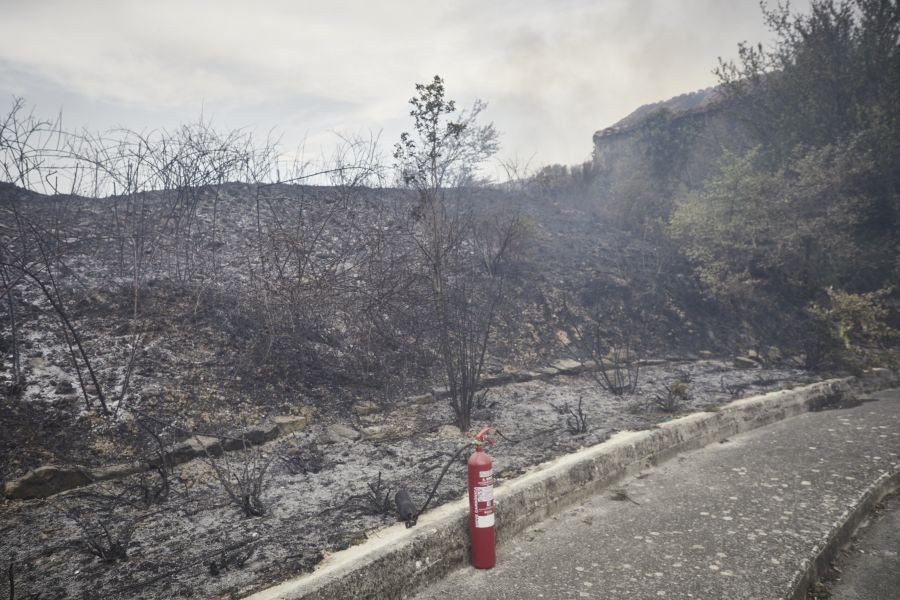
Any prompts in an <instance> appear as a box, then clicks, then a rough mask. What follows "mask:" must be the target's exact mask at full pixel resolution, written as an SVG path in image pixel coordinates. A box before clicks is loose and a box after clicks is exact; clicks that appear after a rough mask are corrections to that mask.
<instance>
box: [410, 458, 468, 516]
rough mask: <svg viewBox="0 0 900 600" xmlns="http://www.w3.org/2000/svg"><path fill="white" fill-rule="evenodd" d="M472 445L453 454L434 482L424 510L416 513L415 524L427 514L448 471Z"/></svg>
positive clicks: (423, 506)
mask: <svg viewBox="0 0 900 600" xmlns="http://www.w3.org/2000/svg"><path fill="white" fill-rule="evenodd" d="M470 445H471V444H465V445H463V446H460V447H459V449H458V450H457V451H456V452H454V453H453V456H451V457H450V460H448V461H447V464H445V465H444V468H443V470H441V474H440V475H438V478H437V481H435V482H434V487H433V488H431V493H430V494H428V499H427V500H425V503H424V504H423V505H422V508H420V509H419V512H417V513H416V516H415V517H414V518H413V522H415V521H417V520H418V519H419V515H421V514H422V513H423V512H425V509H426V508H428V504H429V503H430V502H431V499H432V498H434V494H435V493H436V492H437V489H438V486H439V485H441V480H442V479H443V478H444V475H446V474H447V470H448V469H449V468H450V465H452V464H453V461H455V460H456V458H457V457H458V456H459V455H460V454H461V453H462V451H463V450H465V449H467V448H468V447H469V446H470Z"/></svg>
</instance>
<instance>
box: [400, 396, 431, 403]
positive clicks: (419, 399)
mask: <svg viewBox="0 0 900 600" xmlns="http://www.w3.org/2000/svg"><path fill="white" fill-rule="evenodd" d="M406 401H407V402H411V403H413V404H419V405H423V404H431V403H432V402H434V396H432V395H431V394H419V395H418V396H409V397H408V398H407V399H406Z"/></svg>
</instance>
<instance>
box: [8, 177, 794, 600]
mask: <svg viewBox="0 0 900 600" xmlns="http://www.w3.org/2000/svg"><path fill="white" fill-rule="evenodd" d="M469 200H471V201H472V202H473V203H474V204H475V205H476V206H477V210H476V212H475V213H473V214H475V216H476V218H482V217H483V218H485V219H490V218H494V217H495V216H496V215H498V214H501V215H502V214H507V213H510V212H515V211H518V212H520V213H521V214H522V215H523V216H524V217H525V218H526V220H527V223H528V228H529V232H530V235H529V236H528V239H527V244H525V245H524V246H523V248H522V249H521V251H520V252H517V253H516V255H515V257H514V259H511V260H510V261H509V263H508V264H507V266H506V267H505V268H506V269H508V271H507V272H506V276H507V279H506V282H505V290H506V292H507V294H506V296H507V297H506V300H505V302H504V303H503V305H502V307H501V308H500V310H499V312H498V313H497V316H496V322H495V327H494V328H493V329H492V336H491V337H492V340H491V344H490V347H489V348H488V357H487V362H486V369H487V370H488V372H489V373H491V374H496V373H498V372H501V371H503V370H513V371H517V370H522V369H538V368H540V367H544V366H546V365H548V364H550V363H551V362H552V361H553V360H555V359H558V358H560V357H571V356H572V355H573V354H577V352H575V351H574V350H573V342H572V340H573V337H572V334H573V331H574V329H573V327H574V324H573V322H572V321H571V319H573V318H574V319H576V320H577V319H579V318H581V319H583V318H584V316H585V315H586V314H588V313H589V312H590V311H591V310H594V309H598V308H599V310H598V311H597V312H595V314H596V315H597V317H598V319H600V322H599V325H600V330H601V333H602V335H604V336H606V337H607V338H608V340H609V341H610V342H613V341H615V340H630V342H631V343H630V347H631V350H633V351H636V352H637V353H638V355H639V356H643V357H659V359H660V360H661V362H660V364H656V365H655V366H647V367H645V368H643V369H642V371H641V377H640V384H639V386H638V389H637V392H636V393H635V394H634V395H633V396H630V397H628V398H624V399H623V398H620V397H615V396H612V395H609V394H607V393H605V392H603V391H602V390H601V389H600V388H599V387H598V386H597V385H596V383H595V382H594V381H593V380H592V379H591V378H590V376H589V375H586V374H585V375H580V376H577V377H575V376H562V377H557V378H553V379H550V380H537V381H531V382H527V383H516V384H510V385H506V386H503V387H500V388H494V389H492V390H490V392H489V394H488V395H487V397H486V398H485V400H484V405H483V406H482V407H479V408H477V409H476V411H475V414H474V416H473V419H474V422H475V423H477V424H479V425H481V424H492V425H494V426H495V427H497V428H498V429H499V431H500V433H501V434H502V435H498V445H497V447H496V448H495V449H494V451H493V456H494V458H495V464H496V465H497V475H498V481H499V484H500V485H502V483H503V481H504V480H506V479H508V478H510V477H513V476H515V475H516V474H518V473H521V472H522V471H523V470H524V469H526V468H527V467H528V466H529V465H534V464H537V463H540V462H542V461H545V460H548V459H550V458H552V457H554V456H557V455H559V454H561V453H565V452H570V451H572V450H574V449H576V448H578V447H580V446H587V445H590V444H595V443H598V442H602V441H603V440H605V439H606V438H607V437H608V436H609V435H610V433H611V432H613V431H614V430H619V429H635V428H642V427H648V426H652V424H654V423H655V422H657V421H658V420H660V419H664V418H670V417H671V415H670V414H662V413H659V412H657V411H656V408H655V405H654V403H653V399H654V398H655V396H656V395H657V394H663V393H664V392H665V388H664V386H666V385H668V386H670V387H671V386H672V384H674V383H675V382H676V381H682V382H685V383H686V385H687V388H686V389H687V390H689V392H690V397H689V399H688V400H687V401H686V402H684V403H683V405H682V406H681V407H679V410H681V411H691V410H703V409H705V408H709V407H712V406H716V405H718V404H721V403H722V402H725V401H727V400H729V399H730V398H732V397H737V396H746V395H749V394H751V393H753V392H760V391H765V390H767V389H773V388H777V387H779V386H782V385H793V384H795V383H800V382H803V381H805V380H807V379H808V378H809V377H811V375H808V374H806V373H804V372H803V371H800V370H798V369H797V368H794V367H795V366H796V365H798V364H802V361H799V360H798V357H797V356H792V355H791V353H792V350H793V349H792V346H791V342H792V340H791V338H790V335H789V333H788V332H787V331H786V330H779V329H778V327H777V324H778V322H779V321H778V320H777V319H775V318H771V316H769V317H767V319H766V322H767V323H769V325H770V326H771V328H772V330H775V331H777V332H778V333H779V334H780V335H775V336H769V337H766V336H765V335H762V334H758V333H757V332H758V331H760V330H759V329H758V328H756V327H755V325H754V326H751V324H749V323H748V322H746V321H745V319H744V318H742V317H741V316H740V315H736V314H734V313H733V311H731V310H729V309H728V308H727V307H723V306H720V305H718V304H717V303H715V302H714V301H713V300H711V299H710V298H708V297H707V296H706V294H705V293H704V292H703V290H702V288H701V287H700V286H699V285H698V283H697V280H696V278H695V277H694V276H693V275H692V274H691V273H690V270H689V269H688V266H687V264H686V262H685V261H684V259H683V258H682V257H679V256H678V254H677V252H675V251H674V250H673V249H672V248H671V247H668V246H666V245H665V244H664V243H662V242H661V241H655V242H654V241H652V240H647V239H643V238H642V237H640V236H637V235H633V234H631V233H628V232H625V231H621V230H618V229H616V228H615V227H613V226H612V225H610V224H609V223H606V222H604V221H603V220H602V219H599V218H597V216H596V215H595V214H593V213H592V212H591V211H590V210H588V209H585V208H583V207H579V206H577V205H576V204H574V203H567V202H562V201H548V200H545V199H543V198H540V197H536V196H535V195H533V194H528V193H522V194H519V193H506V192H500V191H497V190H473V191H472V197H471V198H470V199H469ZM410 209H411V200H410V197H409V195H408V194H405V193H403V192H400V191H398V190H372V189H346V188H317V187H304V186H287V185H281V184H278V185H272V186H249V185H243V184H225V185H222V186H218V187H212V188H203V189H187V190H184V189H182V190H171V191H166V192H149V193H146V194H143V193H142V194H135V195H132V196H127V197H111V198H101V199H90V198H81V197H70V196H54V197H47V196H40V195H37V194H31V193H29V192H25V191H23V190H18V189H12V188H9V186H6V187H0V213H2V216H3V219H0V241H2V242H3V244H4V246H3V247H4V248H5V252H7V254H9V256H7V257H6V258H4V260H10V261H13V263H15V264H20V265H25V266H26V268H30V269H33V270H34V273H35V275H36V277H32V278H29V277H27V276H24V275H22V273H21V272H18V271H15V269H8V270H7V273H6V275H7V276H9V275H12V276H13V277H12V278H11V279H9V280H8V281H9V282H10V283H9V284H6V285H5V286H4V291H5V293H4V295H3V297H2V298H0V301H2V302H0V304H2V306H3V308H2V310H0V324H2V326H3V331H2V334H0V358H2V361H0V388H3V389H4V390H5V391H6V392H7V393H5V394H3V395H0V422H2V424H3V426H2V428H0V480H10V479H13V478H16V477H19V476H21V475H23V474H25V473H26V472H27V471H29V470H31V469H34V468H35V467H38V466H40V465H45V464H62V465H72V464H76V465H84V466H90V467H95V466H96V467H103V466H108V465H111V464H116V463H123V462H130V461H145V462H146V461H152V460H153V459H154V456H155V452H156V450H157V449H158V445H159V444H162V445H165V446H167V447H170V446H172V445H174V444H176V443H178V442H181V441H184V440H192V439H194V436H195V435H196V434H203V433H213V434H223V433H227V432H235V431H238V430H240V429H242V428H243V427H245V426H247V425H253V424H258V423H261V422H263V421H264V420H266V419H270V418H272V417H275V416H289V415H305V414H309V411H310V410H312V411H313V415H314V416H313V418H312V420H311V423H310V424H309V425H308V427H306V428H305V429H304V430H302V431H300V432H297V433H294V434H292V435H291V436H290V437H287V438H281V439H279V440H278V441H276V442H272V443H269V444H267V445H265V446H262V447H259V448H255V449H251V450H246V451H238V452H233V453H228V454H227V455H226V456H224V457H222V458H218V459H213V458H210V459H209V460H202V459H200V460H194V461H193V462H190V463H186V464H184V465H181V466H179V467H176V468H174V470H173V472H172V473H171V474H170V475H169V476H168V477H167V478H166V481H167V482H168V488H166V487H165V486H163V485H162V482H163V479H162V478H161V477H159V475H158V474H157V473H155V472H153V471H151V472H149V473H145V474H142V475H135V476H132V477H130V478H127V479H126V480H123V481H115V482H106V483H102V484H95V485H92V486H89V487H85V488H81V489H77V490H72V491H69V492H65V493H62V494H59V495H56V496H53V497H51V498H48V499H46V500H40V501H37V500H35V501H9V500H6V501H4V503H3V504H2V505H0V561H3V562H4V563H5V564H7V565H8V564H9V563H10V562H12V565H13V568H12V572H13V579H14V581H15V582H16V584H15V585H16V591H17V595H16V597H17V598H26V597H28V594H34V593H40V594H41V596H40V597H41V598H42V599H46V598H154V599H162V598H175V597H201V598H206V597H230V596H231V595H235V594H241V593H244V592H246V591H249V590H253V589H256V588H259V587H263V586H267V585H271V584H273V583H275V582H277V581H279V580H282V579H285V578H287V577H290V576H291V575H294V574H296V573H299V572H302V571H305V570H308V569H311V568H312V567H313V566H314V565H315V564H316V563H317V562H318V561H319V560H320V559H321V557H322V555H323V554H324V553H327V552H330V551H333V550H335V549H340V548H343V547H346V546H348V545H350V544H355V543H359V542H360V541H362V540H364V539H365V537H366V535H367V534H368V533H369V532H371V531H372V530H374V529H377V528H378V527H382V526H384V525H386V524H388V523H390V522H392V521H393V520H394V519H395V517H394V515H393V514H391V507H390V502H388V503H387V506H388V510H386V511H383V510H382V511H380V512H379V509H383V508H384V507H385V502H384V501H385V498H386V497H387V495H388V492H390V493H393V492H395V491H396V490H397V489H398V488H399V487H401V486H405V487H407V488H409V490H410V492H411V494H412V496H413V498H414V499H415V501H416V502H418V503H422V502H424V500H425V498H426V496H427V495H428V491H429V490H430V489H431V487H432V486H433V485H434V482H435V480H436V478H437V476H438V474H439V473H440V472H441V469H442V468H443V466H444V465H445V464H446V462H447V460H448V459H449V458H450V456H452V454H453V452H455V451H456V450H457V449H458V448H459V447H460V446H462V445H465V444H468V443H469V442H468V439H467V438H466V437H465V436H463V435H462V434H460V433H459V431H458V430H454V428H452V427H449V426H447V424H448V423H450V422H451V420H452V415H451V411H450V408H449V406H448V403H447V401H432V402H424V403H419V404H416V403H412V401H411V400H403V399H404V398H410V397H412V396H413V395H415V394H421V393H422V392H424V391H427V390H429V389H432V388H434V387H435V386H441V385H442V382H441V379H440V375H439V374H440V369H439V362H438V361H437V357H436V352H435V351H434V347H435V345H434V343H433V342H434V340H433V337H434V335H433V332H429V331H428V323H429V322H430V320H431V319H430V317H429V314H427V308H425V304H424V303H422V302H420V301H421V300H422V299H423V297H427V293H428V290H427V277H423V276H422V274H421V273H412V274H410V273H408V272H407V271H408V270H409V268H410V267H412V268H421V265H418V266H417V264H416V262H415V261H414V260H411V259H410V256H411V255H410V252H411V251H412V250H413V249H412V248H411V241H410V240H411V237H410V235H409V228H411V227H413V228H414V227H415V221H414V219H413V220H411V216H410ZM16 252H20V253H21V256H19V258H18V259H16V256H17V255H16ZM16 260H18V261H19V262H18V263H16V262H15V261H16ZM13 263H11V264H13ZM17 273H18V275H17ZM51 275H52V277H51ZM36 279H39V280H40V281H41V282H43V283H44V285H45V287H48V288H49V289H50V290H51V291H52V294H51V296H50V297H48V294H47V293H46V291H44V290H42V289H41V288H40V286H39V285H36ZM423 286H425V288H426V289H424V290H423ZM9 290H11V292H10V291H9ZM423 291H424V293H425V296H423ZM10 307H11V308H10ZM57 307H62V308H63V309H64V312H65V316H66V319H67V320H68V322H69V323H70V324H71V327H70V328H69V329H66V327H64V320H63V319H62V318H61V315H60V314H59V312H60V311H59V310H57ZM774 311H775V309H774V308H773V312H774ZM13 317H14V320H15V323H16V327H15V335H13V327H12V323H13ZM582 323H583V321H582ZM423 324H424V325H423ZM73 331H74V332H77V333H78V335H79V342H80V343H81V345H82V347H83V349H84V356H80V355H78V353H77V352H76V350H74V349H73V348H71V347H70V346H69V344H68V343H67V337H68V341H70V342H71V341H72V332H73ZM429 336H430V337H429ZM429 340H431V341H429ZM776 346H777V347H776ZM748 350H753V351H755V352H758V356H762V357H765V359H766V361H765V362H766V364H767V365H768V366H766V367H763V368H755V369H751V370H746V371H740V370H735V369H734V368H732V366H731V365H732V361H731V360H727V359H726V358H727V357H731V356H734V355H738V354H740V355H744V354H746V353H747V351H748ZM16 351H18V356H19V362H20V369H19V370H20V373H21V375H22V377H23V379H24V382H23V384H22V385H21V386H19V387H18V388H17V387H16V386H15V385H14V383H15V382H14V370H15V369H14V359H15V355H16ZM85 356H86V357H87V358H88V359H89V361H90V364H91V367H92V368H93V370H94V371H95V374H96V377H97V383H98V386H96V387H95V386H94V385H93V382H92V381H90V379H89V378H88V377H87V373H86V368H87V364H86V361H85V360H84V357H85ZM698 356H706V357H709V356H720V357H723V360H721V361H716V360H703V361H697V360H695V359H696V357H698ZM581 358H587V357H581ZM685 358H692V360H678V359H685ZM662 359H666V360H662ZM761 362H762V361H761ZM76 364H77V365H78V366H77V368H76ZM751 364H756V363H752V362H751ZM79 370H80V371H81V374H80V376H79ZM82 382H84V385H82ZM101 395H102V396H103V397H104V398H105V401H106V403H107V406H108V408H109V414H107V415H103V414H101V411H100V410H99V409H100V405H99V404H100V398H101ZM579 401H580V402H581V407H582V411H583V414H584V415H585V422H586V425H587V431H586V432H585V433H574V434H573V433H572V432H571V431H570V430H569V429H570V424H571V422H572V420H573V418H574V415H573V414H572V412H574V413H575V414H576V415H577V411H578V405H579ZM361 403H363V404H364V405H365V406H366V408H365V410H359V407H360V405H361ZM365 403H369V404H365ZM373 406H374V407H375V408H374V409H373ZM570 411H572V412H570ZM336 425H343V426H344V427H347V428H349V429H340V428H335V426H336ZM465 455H466V453H465V452H464V453H463V454H462V457H461V458H460V459H459V460H458V461H457V464H455V465H451V467H450V469H449V471H448V473H447V476H446V477H445V479H444V480H443V481H442V482H441V485H440V487H439V488H438V490H437V495H436V498H435V500H434V501H433V502H432V506H435V505H437V504H439V503H440V502H444V501H446V500H448V499H453V498H457V497H460V496H461V495H462V494H463V493H464V486H463V480H464V474H463V465H464V462H465ZM262 467H265V470H264V476H262V477H261V478H259V477H256V476H257V475H259V474H260V473H262V471H261V468H262ZM379 473H381V478H380V480H379ZM236 478H238V479H242V480H244V483H246V484H247V485H251V486H252V485H253V484H254V482H256V483H257V484H259V483H258V482H259V481H262V482H263V483H262V484H259V485H262V487H263V488H264V489H263V493H262V504H263V506H262V507H260V506H257V505H256V504H255V503H252V502H251V504H250V505H249V507H250V508H251V509H252V510H250V511H249V512H261V513H264V514H262V515H261V516H245V514H244V513H245V512H246V511H243V510H242V509H241V507H240V506H239V504H240V503H241V502H242V498H241V496H242V494H241V490H240V489H239V487H240V486H238V485H237V481H236ZM223 479H224V480H226V481H230V482H231V491H232V494H233V495H234V497H232V496H231V495H229V493H228V492H227V490H226V489H225V488H224V487H223V485H222V483H221V481H222V480H223ZM379 481H380V487H378V484H379ZM373 488H374V489H373ZM367 493H371V494H373V496H375V495H377V496H378V497H377V501H378V502H373V501H371V500H373V499H376V498H372V499H369V498H367V497H366V494H367ZM235 498H236V500H237V501H235ZM376 504H377V506H376ZM98 555H99V556H98Z"/></svg>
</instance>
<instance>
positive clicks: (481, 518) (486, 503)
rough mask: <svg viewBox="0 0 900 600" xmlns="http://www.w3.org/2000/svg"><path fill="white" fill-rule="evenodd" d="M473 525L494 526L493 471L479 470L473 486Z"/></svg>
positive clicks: (477, 526) (480, 526)
mask: <svg viewBox="0 0 900 600" xmlns="http://www.w3.org/2000/svg"><path fill="white" fill-rule="evenodd" d="M474 491H475V494H474V496H475V527H476V528H477V529H481V528H484V527H493V526H494V471H493V469H490V470H487V471H479V473H478V485H476V486H475V490H474Z"/></svg>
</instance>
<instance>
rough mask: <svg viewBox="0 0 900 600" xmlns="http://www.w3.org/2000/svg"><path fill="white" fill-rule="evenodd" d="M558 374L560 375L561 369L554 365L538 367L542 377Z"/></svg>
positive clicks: (539, 374)
mask: <svg viewBox="0 0 900 600" xmlns="http://www.w3.org/2000/svg"><path fill="white" fill-rule="evenodd" d="M556 375H559V370H558V369H555V368H553V367H544V368H542V369H538V376H539V377H540V378H541V379H547V378H550V377H555V376H556Z"/></svg>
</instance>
